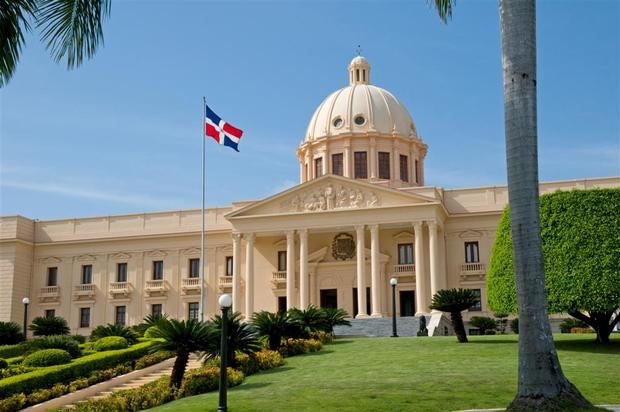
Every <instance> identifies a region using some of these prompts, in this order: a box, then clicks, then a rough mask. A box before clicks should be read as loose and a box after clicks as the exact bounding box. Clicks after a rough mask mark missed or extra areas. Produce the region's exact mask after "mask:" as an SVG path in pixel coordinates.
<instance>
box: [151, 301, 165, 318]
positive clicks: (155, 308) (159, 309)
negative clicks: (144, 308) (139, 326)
mask: <svg viewBox="0 0 620 412" xmlns="http://www.w3.org/2000/svg"><path fill="white" fill-rule="evenodd" d="M163 314H164V310H163V305H162V304H161V303H154V304H152V305H151V315H153V316H162V315H163Z"/></svg>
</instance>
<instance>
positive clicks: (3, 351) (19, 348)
mask: <svg viewBox="0 0 620 412" xmlns="http://www.w3.org/2000/svg"><path fill="white" fill-rule="evenodd" d="M27 350H28V344H27V343H18V344H16V345H1V346H0V358H2V359H8V358H15V357H17V356H21V355H23V354H24V353H26V351H27Z"/></svg>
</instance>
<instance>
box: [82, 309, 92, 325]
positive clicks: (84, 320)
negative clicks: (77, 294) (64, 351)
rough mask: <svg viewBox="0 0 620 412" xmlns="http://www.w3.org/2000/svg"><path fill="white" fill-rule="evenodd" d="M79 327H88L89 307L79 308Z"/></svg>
mask: <svg viewBox="0 0 620 412" xmlns="http://www.w3.org/2000/svg"><path fill="white" fill-rule="evenodd" d="M80 328H90V308H80Z"/></svg>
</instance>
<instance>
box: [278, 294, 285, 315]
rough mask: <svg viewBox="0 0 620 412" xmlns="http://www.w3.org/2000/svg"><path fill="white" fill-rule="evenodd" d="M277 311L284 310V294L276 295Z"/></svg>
mask: <svg viewBox="0 0 620 412" xmlns="http://www.w3.org/2000/svg"><path fill="white" fill-rule="evenodd" d="M278 312H286V296H278Z"/></svg>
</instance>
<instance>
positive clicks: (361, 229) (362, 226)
mask: <svg viewBox="0 0 620 412" xmlns="http://www.w3.org/2000/svg"><path fill="white" fill-rule="evenodd" d="M364 229H365V227H364V225H355V231H356V232H358V233H359V232H363V231H364Z"/></svg>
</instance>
